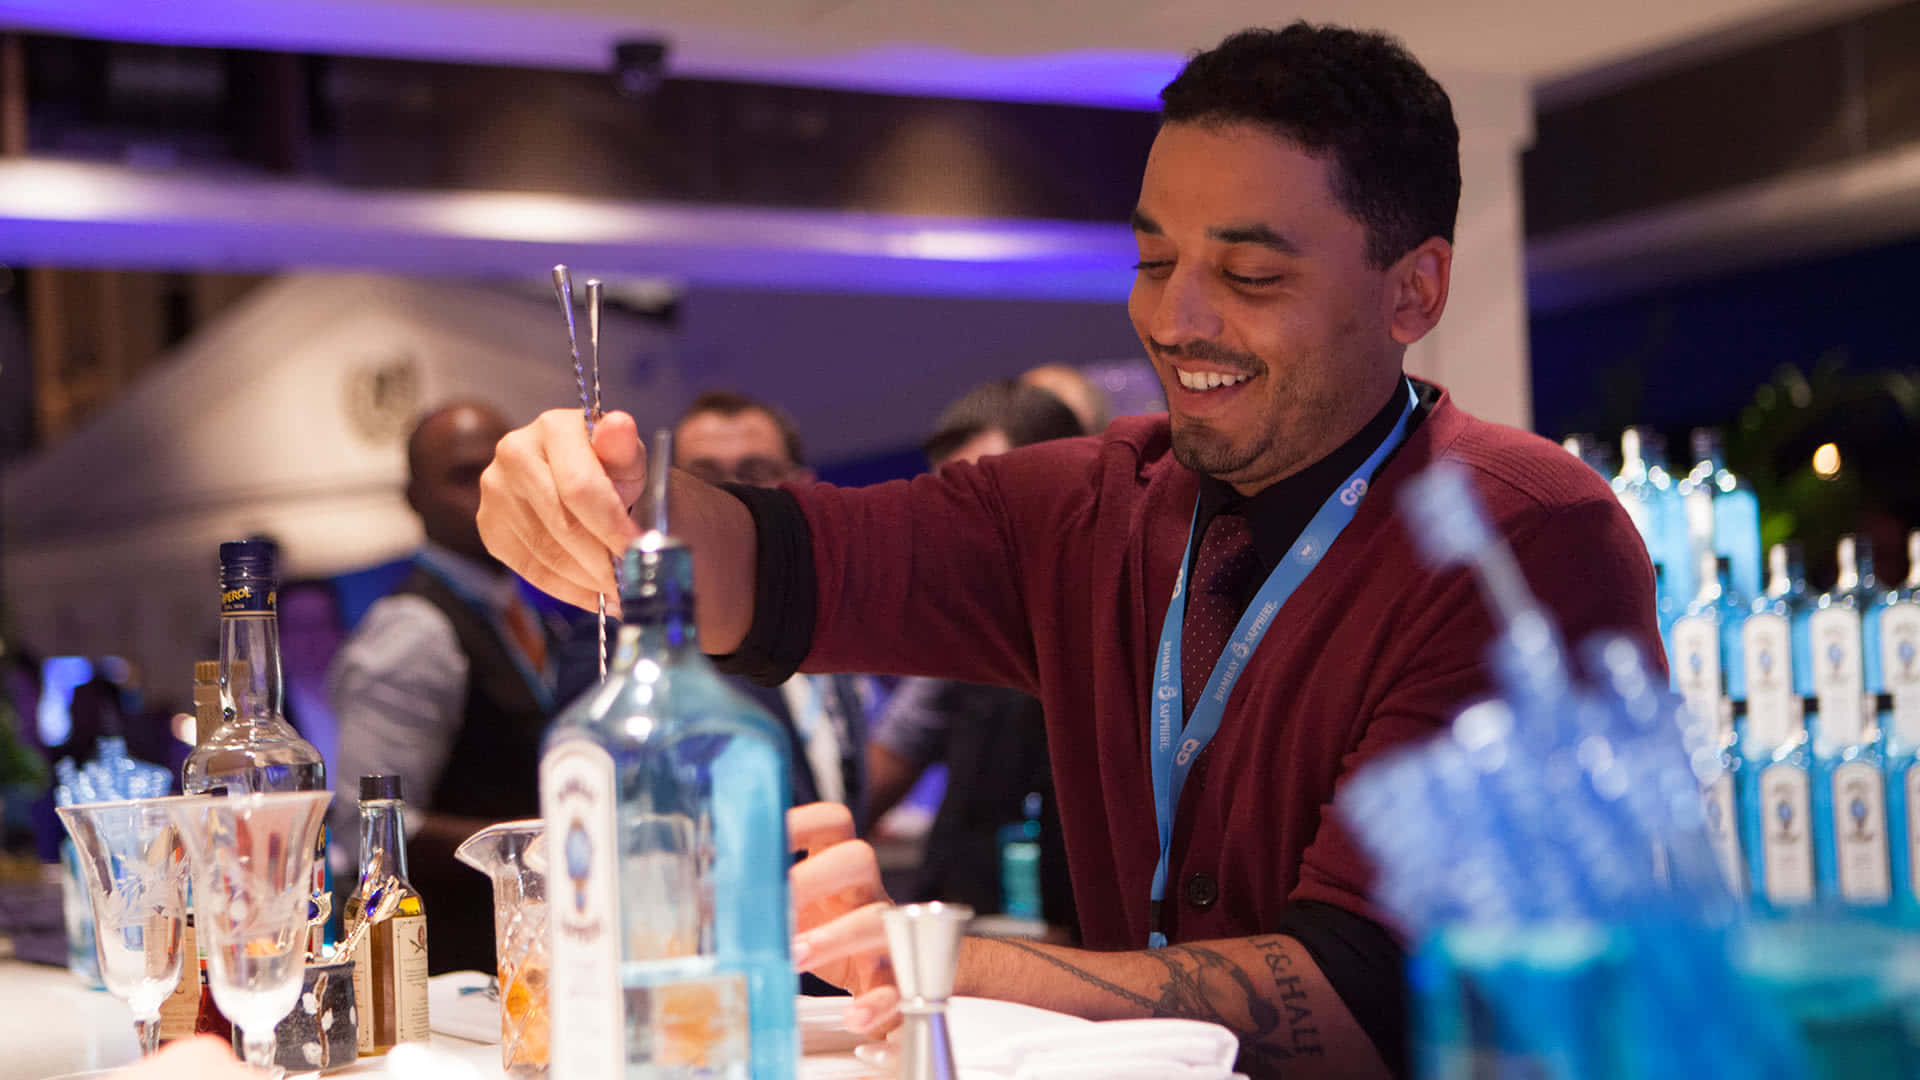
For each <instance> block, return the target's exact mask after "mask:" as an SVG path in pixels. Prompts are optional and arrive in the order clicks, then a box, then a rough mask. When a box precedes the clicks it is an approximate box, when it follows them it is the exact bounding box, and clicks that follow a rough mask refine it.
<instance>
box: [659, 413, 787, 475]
mask: <svg viewBox="0 0 1920 1080" xmlns="http://www.w3.org/2000/svg"><path fill="white" fill-rule="evenodd" d="M755 455H758V456H761V457H767V458H771V459H773V460H775V461H780V462H786V463H787V464H791V462H787V445H786V440H785V439H783V438H782V437H781V435H780V425H778V424H777V423H775V422H774V419H773V417H771V416H768V415H767V414H766V412H765V411H763V410H760V409H746V410H743V411H741V412H737V413H734V414H732V415H725V414H722V413H719V412H700V413H695V414H693V415H692V416H689V417H687V418H686V419H684V420H682V421H680V427H679V429H678V430H677V431H675V432H674V445H673V456H674V457H675V458H677V459H681V460H689V459H692V458H700V457H752V456H755Z"/></svg>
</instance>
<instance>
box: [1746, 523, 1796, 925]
mask: <svg viewBox="0 0 1920 1080" xmlns="http://www.w3.org/2000/svg"><path fill="white" fill-rule="evenodd" d="M1767 569H1768V573H1767V590H1766V593H1765V594H1764V595H1762V596H1760V597H1757V598H1756V599H1755V600H1754V603H1753V609H1752V611H1751V613H1750V614H1748V616H1747V617H1746V619H1745V621H1743V622H1742V623H1741V624H1740V651H1741V656H1742V665H1741V666H1742V668H1743V671H1744V674H1745V676H1746V690H1747V716H1746V729H1745V730H1744V731H1743V732H1742V733H1741V736H1740V752H1741V756H1742V758H1743V759H1744V760H1743V761H1742V768H1741V785H1740V838H1741V841H1742V846H1743V847H1744V848H1745V849H1746V853H1747V864H1748V872H1749V873H1750V874H1751V875H1752V879H1753V896H1754V904H1755V906H1756V907H1759V908H1762V909H1768V910H1781V909H1785V908H1792V907H1799V906H1802V905H1806V904H1810V903H1812V902H1813V898H1814V866H1815V862H1814V854H1813V842H1814V831H1813V806H1812V792H1813V778H1812V765H1813V754H1812V748H1811V746H1810V740H1809V739H1808V737H1807V720H1806V710H1805V707H1804V705H1803V700H1804V697H1805V695H1806V694H1807V693H1809V692H1811V682H1810V679H1809V676H1808V673H1807V671H1806V667H1807V665H1806V663H1805V661H1804V659H1803V658H1804V657H1805V655H1806V652H1805V649H1804V646H1803V645H1801V644H1797V643H1799V642H1803V641H1804V640H1805V633H1806V623H1807V616H1808V607H1809V604H1810V599H1809V597H1808V595H1807V581H1806V575H1805V572H1804V570H1803V569H1802V563H1801V558H1800V548H1799V545H1797V544H1793V545H1790V544H1775V545H1773V547H1772V549H1770V550H1769V551H1768V552H1767Z"/></svg>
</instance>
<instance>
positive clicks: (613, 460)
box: [593, 412, 647, 506]
mask: <svg viewBox="0 0 1920 1080" xmlns="http://www.w3.org/2000/svg"><path fill="white" fill-rule="evenodd" d="M593 452H594V456H596V457H598V458H599V459H600V465H601V467H602V468H604V469H606V471H607V478H608V479H609V480H612V481H613V489H614V491H615V492H616V493H617V494H618V495H619V496H620V505H621V506H632V505H633V504H634V503H635V502H636V501H637V500H638V499H639V498H640V496H641V495H643V494H645V493H646V490H647V447H646V444H645V443H644V442H642V441H641V440H640V429H639V425H637V424H635V423H634V422H633V417H631V416H629V415H627V414H626V413H623V412H610V413H607V414H605V415H603V416H601V417H600V422H599V423H597V424H595V425H594V426H593Z"/></svg>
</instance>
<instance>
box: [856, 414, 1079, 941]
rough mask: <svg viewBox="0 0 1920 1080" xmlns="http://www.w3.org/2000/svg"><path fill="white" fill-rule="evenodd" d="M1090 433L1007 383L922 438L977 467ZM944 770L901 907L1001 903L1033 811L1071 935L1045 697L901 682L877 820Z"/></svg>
mask: <svg viewBox="0 0 1920 1080" xmlns="http://www.w3.org/2000/svg"><path fill="white" fill-rule="evenodd" d="M1081 434H1084V432H1083V430H1082V428H1081V426H1080V421H1079V419H1078V418H1077V417H1075V415H1074V413H1073V411H1072V410H1071V409H1070V408H1069V407H1068V406H1067V405H1066V404H1065V403H1064V402H1062V401H1061V400H1060V399H1059V398H1058V397H1055V396H1054V395H1053V394H1052V393H1051V392H1049V391H1046V390H1042V389H1040V388H1038V387H1035V386H1031V385H1027V384H1026V383H1024V382H1015V381H1014V380H1011V379H1002V380H998V381H995V382H990V383H987V384H985V385H983V386H979V387H976V388H975V389H973V390H971V391H969V392H968V393H967V394H966V395H965V396H963V397H961V398H960V399H959V400H958V401H955V402H954V403H953V404H952V405H949V406H947V409H946V411H945V412H943V413H941V414H940V419H939V420H938V421H937V422H936V423H935V425H934V433H933V435H932V436H930V437H929V438H928V439H927V441H926V443H925V444H924V449H925V451H926V454H927V461H928V462H929V463H930V464H931V465H932V466H933V467H934V468H935V469H938V468H939V467H940V466H942V465H944V464H946V463H947V462H950V461H965V462H974V461H978V460H979V459H981V458H983V457H987V456H989V455H992V454H1004V453H1006V452H1007V451H1008V450H1012V449H1014V448H1016V447H1021V446H1028V445H1031V444H1033V443H1037V442H1045V441H1046V440H1048V439H1066V438H1072V437H1074V436H1076V435H1081ZM936 761H940V762H945V763H946V766H947V787H946V794H945V796H944V797H943V798H942V799H941V801H940V809H939V812H938V813H937V814H935V815H934V819H933V826H932V828H931V829H930V830H928V832H927V839H926V846H925V848H924V851H923V854H922V856H921V860H920V869H919V871H918V873H917V874H915V875H913V876H912V878H911V879H910V880H909V881H907V882H906V883H904V884H903V885H902V887H901V889H900V892H899V894H898V895H899V899H900V900H902V901H903V902H911V901H921V900H948V901H953V902H955V903H962V904H967V905H970V906H971V907H972V908H973V910H974V911H975V912H978V913H979V914H982V915H989V914H996V913H1001V912H1003V911H1005V910H1006V907H1007V905H1006V903H1005V897H1006V896H1007V883H1006V882H1005V881H1003V880H1002V877H1001V869H1002V866H1001V842H1000V831H1001V830H1002V829H1004V828H1006V827H1007V826H1009V825H1021V824H1023V823H1024V822H1025V821H1026V820H1027V811H1028V807H1027V800H1028V798H1029V796H1032V797H1034V798H1035V799H1036V800H1037V802H1038V804H1039V805H1038V806H1036V807H1034V808H1033V809H1034V810H1036V811H1037V814H1035V815H1034V817H1033V820H1034V821H1035V823H1036V824H1037V825H1038V827H1039V844H1040V864H1039V892H1040V895H1039V897H1038V899H1039V901H1040V912H1039V915H1040V917H1041V918H1042V919H1044V921H1045V922H1046V923H1047V924H1048V925H1050V926H1052V927H1055V928H1058V929H1060V930H1062V931H1064V936H1066V937H1067V938H1070V939H1071V938H1073V937H1074V936H1075V920H1074V912H1073V884H1072V882H1071V881H1070V880H1069V878H1068V875H1067V856H1066V844H1065V841H1064V840H1063V838H1062V836H1061V832H1060V815H1059V812H1058V810H1057V809H1056V808H1055V807H1054V796H1053V773H1052V770H1051V766H1050V765H1049V763H1048V758H1047V726H1046V717H1045V715H1044V714H1043V713H1042V712H1041V709H1040V702H1039V700H1038V699H1036V698H1034V697H1033V696H1031V695H1029V694H1023V693H1021V692H1020V691H1018V690H1009V689H1007V688H1005V687H999V686H987V685H984V684H981V683H968V682H958V681H955V680H952V679H929V678H922V677H914V678H908V679H903V680H901V682H900V685H899V686H898V687H896V688H895V689H894V692H893V694H892V695H891V696H890V697H889V698H888V699H887V703H886V706H885V707H884V708H883V709H882V710H881V712H880V718H879V720H878V721H877V722H876V723H875V725H874V730H873V736H872V738H871V739H870V740H869V741H868V743H867V777H868V784H869V787H868V796H867V812H868V815H869V817H868V820H869V821H870V822H876V823H877V822H878V821H879V820H880V818H881V817H882V816H883V815H885V814H886V812H887V811H888V810H890V809H892V808H893V807H894V806H895V805H896V804H897V803H899V801H900V799H901V798H902V797H903V796H905V795H906V794H907V791H908V789H910V788H911V787H912V786H913V784H914V783H915V781H917V780H918V779H919V778H920V775H921V773H923V772H924V771H926V769H927V767H928V766H929V765H932V764H933V763H934V762H936Z"/></svg>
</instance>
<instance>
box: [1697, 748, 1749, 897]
mask: <svg viewBox="0 0 1920 1080" xmlns="http://www.w3.org/2000/svg"><path fill="white" fill-rule="evenodd" d="M1706 814H1707V838H1708V840H1710V841H1711V842H1712V843H1713V852H1714V854H1715V855H1717V856H1719V857H1720V873H1721V876H1723V877H1725V878H1726V879H1727V887H1728V888H1730V889H1732V890H1733V893H1734V895H1735V896H1741V897H1744V896H1746V894H1747V889H1746V884H1747V872H1746V866H1745V864H1744V863H1742V862H1741V859H1740V828H1739V821H1738V819H1737V818H1735V817H1734V809H1733V776H1732V774H1730V773H1728V774H1723V775H1721V777H1720V779H1718V780H1715V781H1714V782H1713V785H1712V786H1711V787H1709V788H1707V807H1706Z"/></svg>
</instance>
